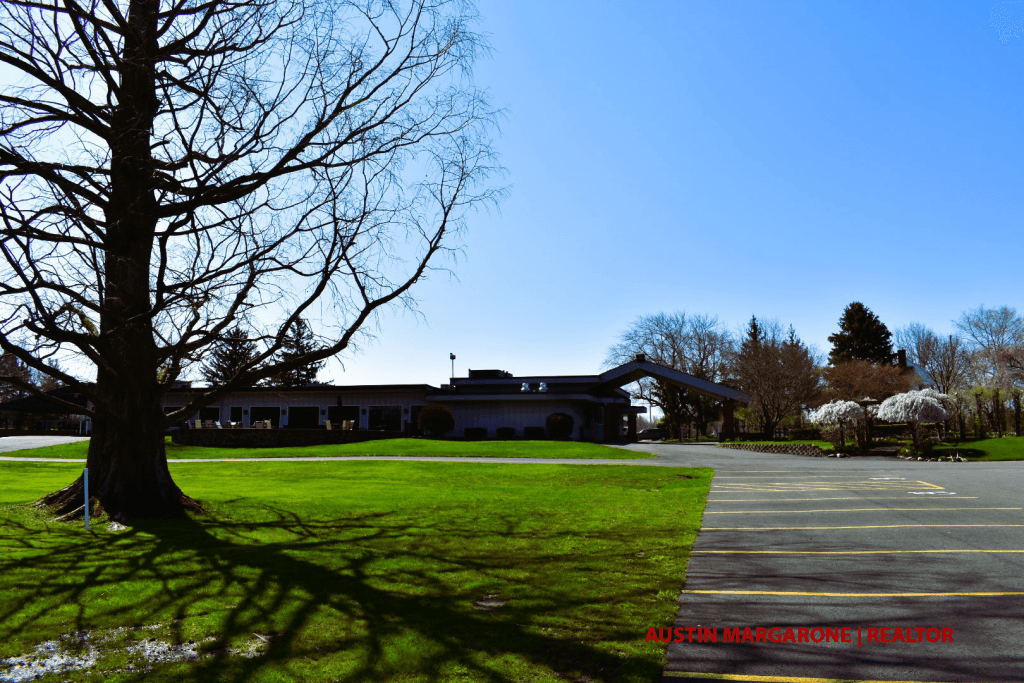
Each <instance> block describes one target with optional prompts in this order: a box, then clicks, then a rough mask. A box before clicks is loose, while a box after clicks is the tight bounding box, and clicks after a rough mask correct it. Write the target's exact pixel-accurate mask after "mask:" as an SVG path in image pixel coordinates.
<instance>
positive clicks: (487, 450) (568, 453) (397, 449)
mask: <svg viewBox="0 0 1024 683" xmlns="http://www.w3.org/2000/svg"><path fill="white" fill-rule="evenodd" d="M166 448H167V458H168V459H169V460H182V459H185V460H187V459H208V458H306V457H308V458H339V457H346V456H347V457H353V456H379V455H391V456H402V455H407V456H417V457H448V458H468V457H476V458H546V459H552V458H587V459H595V458H597V459H606V458H627V459H637V458H653V457H655V455H654V454H652V453H642V452H639V451H632V450H627V449H624V448H613V447H611V446H604V445H601V444H596V443H586V442H582V441H441V440H435V439H378V440H376V441H364V442H362V443H348V444H331V445H326V446H305V447H302V448H203V447H200V446H182V445H180V444H176V443H172V442H171V437H167V439H166ZM88 453H89V442H88V441H77V442H75V443H69V444H62V445H59V446H45V447H43V448H30V449H26V450H21V451H11V452H9V453H3V454H2V455H4V456H7V457H14V458H60V459H67V460H75V459H81V460H84V459H85V458H86V456H87V455H88Z"/></svg>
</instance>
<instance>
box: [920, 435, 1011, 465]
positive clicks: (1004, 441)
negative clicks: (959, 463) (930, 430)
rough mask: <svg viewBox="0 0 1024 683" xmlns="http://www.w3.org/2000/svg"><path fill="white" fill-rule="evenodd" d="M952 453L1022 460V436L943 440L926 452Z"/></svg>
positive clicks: (933, 454) (968, 457)
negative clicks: (975, 439)
mask: <svg viewBox="0 0 1024 683" xmlns="http://www.w3.org/2000/svg"><path fill="white" fill-rule="evenodd" d="M954 453H959V454H960V456H961V457H962V458H964V459H965V460H981V461H986V462H993V461H998V460H1024V436H1004V437H1003V438H1001V439H980V440H978V441H955V440H948V441H943V442H942V443H940V444H939V445H938V446H936V447H935V448H934V449H933V450H932V452H931V453H929V454H928V457H932V458H943V457H948V456H950V455H953V454H954Z"/></svg>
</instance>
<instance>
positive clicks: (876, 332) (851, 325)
mask: <svg viewBox="0 0 1024 683" xmlns="http://www.w3.org/2000/svg"><path fill="white" fill-rule="evenodd" d="M828 340H829V341H830V342H832V351H831V352H830V353H829V354H828V362H829V364H831V365H837V364H839V363H843V362H845V361H851V360H866V361H868V362H871V363H877V364H879V365H892V362H893V358H895V354H893V352H892V335H891V334H890V333H889V328H887V327H886V326H885V324H884V323H883V322H882V321H881V320H879V319H878V316H876V315H875V314H874V313H872V312H871V309H869V308H868V307H867V306H865V305H864V304H862V303H860V302H859V301H854V302H853V303H852V304H850V305H849V306H847V307H846V310H844V311H843V316H842V317H841V318H840V319H839V332H836V333H835V334H833V335H830V336H829V338H828Z"/></svg>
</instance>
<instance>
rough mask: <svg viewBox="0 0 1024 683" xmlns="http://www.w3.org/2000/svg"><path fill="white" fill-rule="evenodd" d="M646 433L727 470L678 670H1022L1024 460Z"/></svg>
mask: <svg viewBox="0 0 1024 683" xmlns="http://www.w3.org/2000/svg"><path fill="white" fill-rule="evenodd" d="M633 448H642V449H644V450H651V451H655V452H662V453H666V457H665V458H660V460H665V459H666V458H671V459H672V460H673V461H675V462H679V463H680V464H683V463H685V464H689V465H694V466H710V467H714V468H715V469H716V474H715V479H714V482H713V484H712V489H711V495H710V496H709V499H708V500H709V502H708V506H707V509H706V511H705V516H704V525H703V528H702V530H701V532H700V534H699V536H698V538H697V542H696V544H695V545H694V553H693V556H692V558H691V560H690V566H689V569H688V572H687V582H686V586H685V590H684V592H683V595H682V596H681V598H680V601H679V614H678V616H677V619H676V623H675V626H677V627H697V626H700V627H702V628H708V629H715V633H716V635H717V638H718V640H717V642H706V643H701V642H694V643H690V642H681V643H680V642H673V643H672V644H670V645H669V646H668V666H667V668H666V671H665V681H671V682H672V683H678V682H679V681H683V680H687V679H692V680H703V681H705V683H706V681H707V678H699V679H698V678H696V677H694V676H692V675H688V674H698V675H704V676H707V675H708V674H726V675H730V679H731V680H759V681H770V680H814V679H828V678H842V679H855V680H865V679H868V680H888V681H1022V680H1024V639H1022V635H1024V621H1022V618H1024V514H1022V510H1021V508H1022V505H1024V503H1022V496H1021V492H1022V490H1024V463H970V464H952V463H948V464H946V463H918V462H913V463H911V462H905V461H902V460H896V459H890V458H849V459H831V458H825V459H823V458H807V457H801V456H788V455H776V454H755V453H748V452H745V451H731V452H730V451H725V449H713V448H709V447H702V446H647V445H641V446H634V447H633ZM670 451H671V453H670ZM669 453H670V454H669ZM747 627H749V628H750V629H751V632H750V639H749V640H747V641H746V642H738V643H737V642H729V643H726V642H724V640H725V631H724V629H725V628H729V629H730V634H731V633H732V629H733V628H738V629H739V632H740V635H741V638H742V636H743V635H746V633H745V629H746V628H747ZM757 627H762V628H765V629H768V631H766V632H765V636H767V635H768V634H769V633H770V629H771V628H772V627H779V628H780V630H779V631H776V632H775V637H777V638H778V639H779V640H780V641H784V642H777V643H776V642H768V641H767V638H766V637H763V638H762V641H763V642H756V638H757V631H756V629H757ZM787 628H791V629H792V634H791V637H789V639H788V640H789V641H793V640H796V641H799V640H800V639H801V635H804V634H806V635H804V639H805V640H806V641H807V642H785V641H786V639H787V632H786V630H785V629H787ZM826 628H831V629H833V630H832V631H826V630H825V629H826ZM844 628H845V629H849V630H848V631H847V633H848V634H849V636H848V637H849V640H850V642H826V640H827V639H829V636H831V635H834V634H836V632H837V631H838V635H839V638H840V641H841V640H842V638H843V631H842V629H844ZM919 628H920V629H922V630H921V631H918V630H917V629H919ZM800 629H806V631H805V632H804V634H802V633H801V631H800ZM815 629H820V630H818V631H815ZM869 629H878V630H877V631H869ZM880 629H886V630H885V631H884V632H883V631H881V630H880ZM896 629H899V636H900V640H896V642H879V641H882V640H885V641H893V640H894V639H895V638H896ZM908 629H909V631H908ZM929 629H938V630H936V631H930V630H929ZM942 629H951V631H947V632H946V634H945V635H946V642H942V641H943V631H942ZM697 633H699V632H698V631H691V632H690V634H692V635H693V636H694V639H697V638H696V636H697ZM701 633H702V632H701ZM686 634H687V632H686V631H685V630H684V631H683V632H682V634H681V635H683V637H684V638H686V637H688V636H687V635H686ZM858 634H859V636H860V643H859V645H858ZM674 635H675V633H673V636H674ZM816 637H817V638H820V639H822V642H819V643H815V642H813V639H814V638H816ZM929 637H934V638H935V639H936V640H937V641H938V642H929ZM908 640H910V641H923V642H907V641H908ZM950 641H951V642H950ZM759 677H764V678H759ZM784 677H791V678H784Z"/></svg>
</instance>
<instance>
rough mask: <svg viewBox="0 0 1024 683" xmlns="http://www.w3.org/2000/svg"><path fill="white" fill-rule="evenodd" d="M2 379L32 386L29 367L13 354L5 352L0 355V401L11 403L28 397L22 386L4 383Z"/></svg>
mask: <svg viewBox="0 0 1024 683" xmlns="http://www.w3.org/2000/svg"><path fill="white" fill-rule="evenodd" d="M4 378H10V379H13V380H21V381H22V382H25V383H26V384H32V371H31V370H30V369H29V367H28V366H27V365H25V363H24V361H22V360H21V359H20V358H18V357H17V356H15V355H14V354H10V353H6V352H4V353H3V354H0V401H11V400H13V399H16V398H22V397H24V396H28V395H29V394H28V391H27V390H26V389H25V388H24V387H23V386H21V385H19V384H17V383H14V382H8V381H4Z"/></svg>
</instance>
